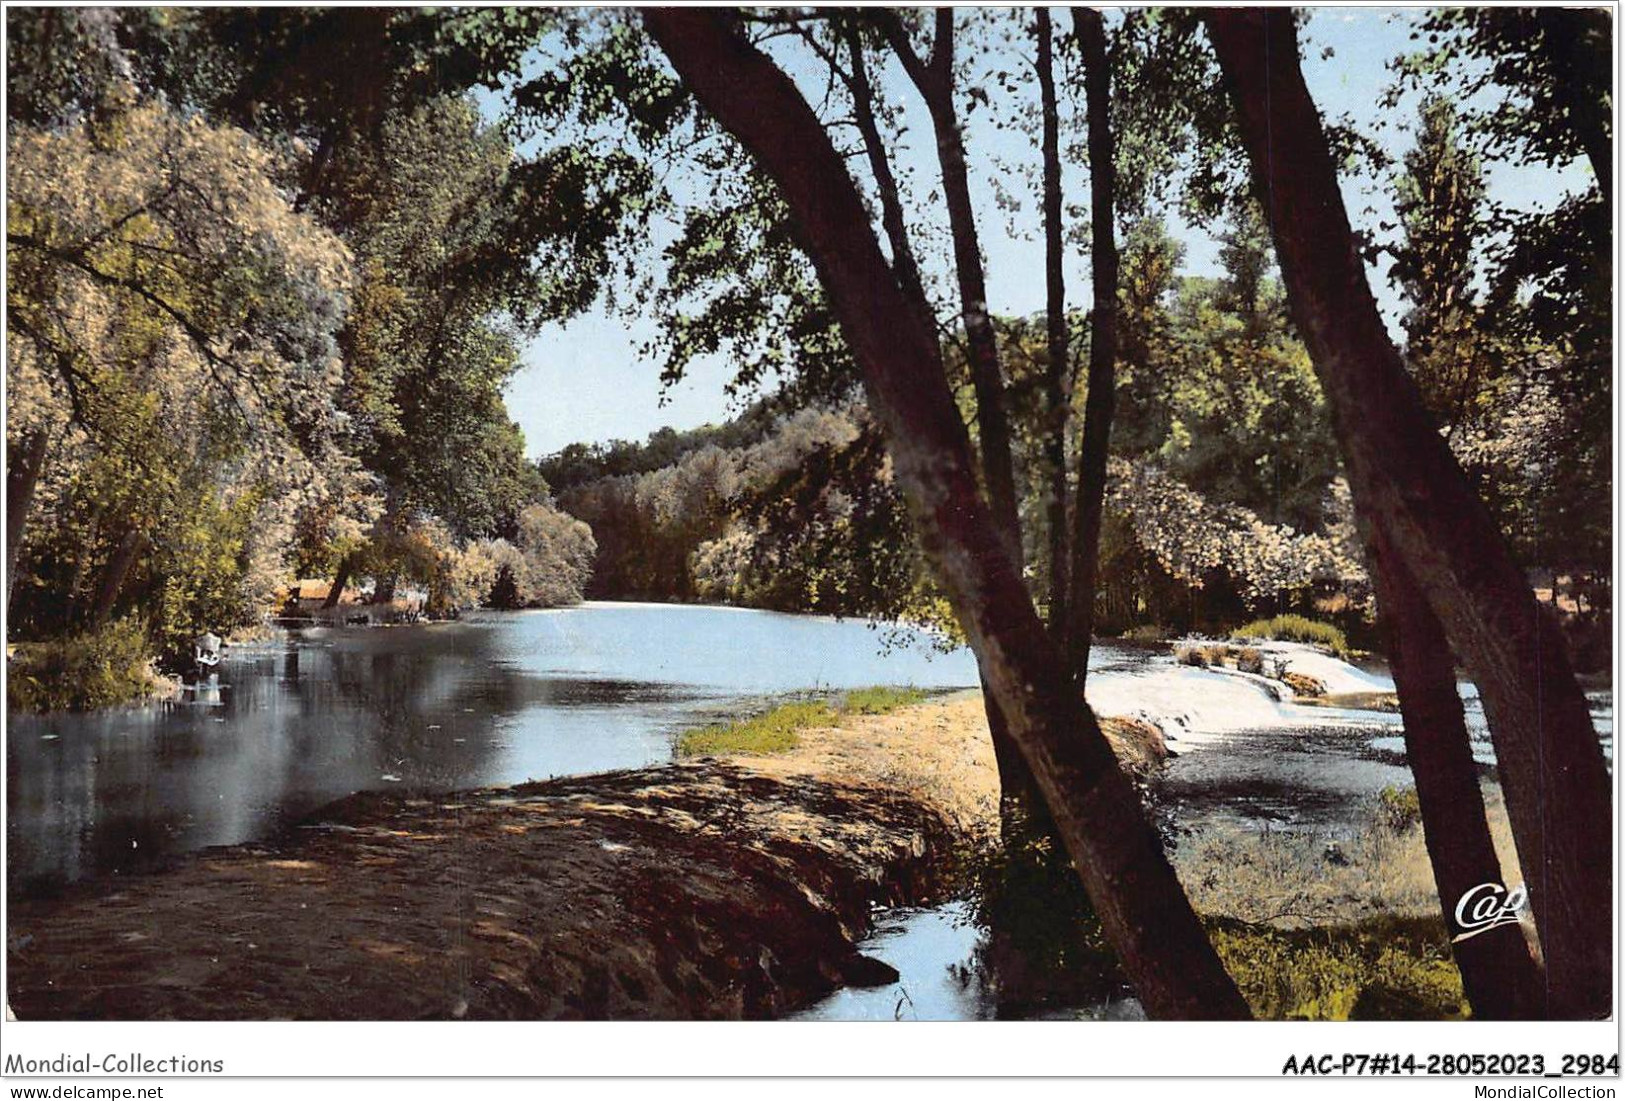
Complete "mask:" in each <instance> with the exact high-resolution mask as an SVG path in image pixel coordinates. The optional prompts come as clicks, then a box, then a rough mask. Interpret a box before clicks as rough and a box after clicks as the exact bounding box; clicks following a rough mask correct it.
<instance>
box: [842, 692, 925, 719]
mask: <svg viewBox="0 0 1625 1101" xmlns="http://www.w3.org/2000/svg"><path fill="white" fill-rule="evenodd" d="M924 699H925V693H924V692H922V691H920V690H919V689H918V688H884V687H879V686H877V687H874V688H854V689H853V690H852V691H850V692H848V693H847V694H846V699H845V700H844V701H843V702H842V704H841V711H842V712H843V713H845V714H848V715H884V714H886V713H887V712H888V711H896V710H897V709H898V708H899V707H912V706H914V705H915V704H917V703H919V702H920V701H922V700H924Z"/></svg>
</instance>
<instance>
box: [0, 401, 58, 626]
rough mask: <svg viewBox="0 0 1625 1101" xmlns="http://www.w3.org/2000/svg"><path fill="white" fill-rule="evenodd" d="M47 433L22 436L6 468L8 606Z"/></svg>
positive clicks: (35, 431) (42, 460)
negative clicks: (20, 444) (18, 553)
mask: <svg viewBox="0 0 1625 1101" xmlns="http://www.w3.org/2000/svg"><path fill="white" fill-rule="evenodd" d="M50 440H51V437H50V433H48V432H47V431H46V430H45V429H44V428H43V427H41V428H36V429H34V430H33V431H32V432H30V433H29V434H28V435H27V436H26V437H24V438H23V442H22V446H20V447H19V448H18V449H17V454H16V455H15V456H14V457H13V458H12V461H11V462H9V463H7V464H6V465H7V469H6V607H7V608H10V607H11V593H12V590H13V589H14V588H15V587H16V584H17V552H18V551H19V550H21V549H22V545H23V536H24V535H25V534H27V532H28V514H29V512H31V511H32V510H33V507H34V490H35V489H36V488H38V486H39V476H40V472H41V471H42V470H44V469H45V452H46V449H47V447H49V446H50Z"/></svg>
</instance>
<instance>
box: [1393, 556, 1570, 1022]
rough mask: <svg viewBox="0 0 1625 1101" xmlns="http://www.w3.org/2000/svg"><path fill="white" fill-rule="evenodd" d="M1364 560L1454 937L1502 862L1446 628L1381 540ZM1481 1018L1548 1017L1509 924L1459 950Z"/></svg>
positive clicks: (1529, 960) (1531, 967) (1518, 935)
mask: <svg viewBox="0 0 1625 1101" xmlns="http://www.w3.org/2000/svg"><path fill="white" fill-rule="evenodd" d="M1367 559H1368V561H1369V562H1370V563H1371V575H1372V578H1373V580H1374V581H1375V583H1376V589H1377V610H1378V613H1379V618H1380V619H1381V621H1382V625H1383V630H1384V633H1385V634H1386V635H1387V637H1388V664H1389V669H1390V670H1391V672H1392V673H1393V677H1394V685H1395V687H1397V688H1398V690H1399V706H1400V710H1401V712H1402V713H1403V716H1404V720H1405V756H1406V758H1407V759H1408V760H1409V761H1410V766H1411V774H1412V775H1413V776H1414V777H1415V779H1416V797H1417V801H1418V802H1419V803H1420V805H1421V809H1422V830H1423V834H1424V836H1425V837H1426V840H1427V849H1428V858H1429V860H1430V861H1431V862H1432V865H1433V880H1434V883H1435V884H1436V885H1437V887H1438V889H1439V907H1440V909H1441V910H1442V911H1443V913H1444V921H1445V927H1446V928H1447V929H1449V930H1450V932H1451V934H1452V935H1454V934H1456V933H1460V932H1462V931H1463V930H1462V929H1461V928H1460V926H1459V925H1458V924H1457V922H1456V915H1455V909H1456V902H1457V900H1459V899H1460V898H1461V897H1462V896H1463V895H1464V894H1465V893H1466V892H1467V891H1469V890H1471V889H1472V888H1474V887H1477V886H1479V885H1480V884H1483V883H1500V882H1501V863H1500V860H1499V858H1498V857H1497V856H1496V852H1495V843H1494V841H1493V840H1492V839H1491V837H1490V827H1489V822H1488V820H1487V819H1486V817H1485V814H1484V794H1483V792H1482V791H1481V790H1480V789H1479V786H1478V766H1477V764H1476V762H1474V760H1473V748H1472V742H1471V740H1470V738H1469V737H1468V734H1467V721H1466V717H1465V716H1464V714H1463V712H1462V705H1461V696H1460V695H1459V694H1457V692H1456V669H1455V664H1454V662H1453V661H1452V660H1451V654H1450V643H1449V642H1448V641H1447V640H1446V639H1445V634H1444V628H1443V626H1441V625H1440V623H1439V619H1438V617H1437V616H1435V615H1434V614H1433V610H1432V609H1431V608H1429V607H1428V605H1427V601H1426V600H1424V599H1423V598H1422V594H1421V593H1419V592H1418V591H1417V590H1416V586H1415V584H1414V583H1413V582H1412V581H1411V579H1410V575H1409V574H1408V573H1407V572H1406V571H1405V567H1404V565H1403V564H1401V563H1400V562H1398V561H1397V560H1396V559H1395V556H1394V555H1393V553H1392V552H1391V551H1389V550H1387V549H1386V548H1385V547H1384V545H1383V542H1382V539H1381V537H1380V536H1377V537H1374V538H1373V539H1372V540H1371V545H1370V546H1369V547H1368V553H1367ZM1452 951H1453V952H1454V954H1455V957H1456V965H1457V966H1458V967H1459V968H1460V969H1461V979H1462V986H1463V988H1464V989H1465V990H1466V993H1467V1000H1468V1001H1469V1002H1470V1003H1471V1004H1472V1007H1473V1015H1474V1016H1476V1017H1483V1018H1493V1019H1497V1020H1518V1019H1523V1018H1528V1017H1532V1016H1537V1015H1539V1014H1540V1013H1542V1012H1543V1011H1544V1008H1545V1007H1544V997H1543V991H1542V989H1541V976H1540V971H1539V968H1538V967H1537V966H1536V964H1535V961H1534V959H1533V957H1531V956H1530V954H1529V945H1528V943H1527V942H1526V941H1525V940H1524V935H1523V930H1522V929H1521V928H1520V927H1519V926H1517V925H1504V926H1501V927H1500V928H1498V929H1492V930H1490V931H1489V932H1487V933H1479V934H1477V935H1476V936H1474V937H1472V938H1471V939H1469V940H1464V941H1461V942H1460V943H1458V944H1455V945H1453V946H1452Z"/></svg>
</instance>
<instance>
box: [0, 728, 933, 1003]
mask: <svg viewBox="0 0 1625 1101" xmlns="http://www.w3.org/2000/svg"><path fill="white" fill-rule="evenodd" d="M963 836H964V835H963V831H962V830H960V829H957V828H956V826H955V824H954V822H953V819H952V815H951V814H950V813H948V812H946V811H945V810H944V809H943V808H942V807H941V806H939V805H937V804H936V803H935V802H934V801H933V800H930V799H928V798H923V797H921V796H920V795H919V794H918V793H917V792H916V791H910V790H908V789H898V788H896V787H891V786H879V785H875V784H869V783H862V782H850V781H849V780H847V779H843V778H834V779H829V778H813V777H811V776H807V775H798V774H796V773H795V772H794V771H790V772H788V773H785V772H780V773H778V774H771V773H769V772H767V771H762V770H757V769H753V768H750V767H744V766H740V765H737V764H730V763H726V762H722V761H715V760H705V761H701V762H697V763H691V764H675V765H668V766H663V767H658V768H649V769H642V770H638V771H631V772H621V773H609V774H603V775H597V776H590V777H580V778H573V779H565V780H557V781H551V782H547V783H539V784H527V785H522V786H519V787H514V788H505V789H488V790H479V791H469V792H462V793H458V794H455V795H450V796H447V795H440V796H434V797H415V796H412V795H407V794H395V793H388V794H359V795H355V796H351V797H350V798H348V799H345V800H342V801H340V802H338V803H335V804H332V805H331V806H329V807H327V808H325V809H324V810H323V811H321V812H319V813H318V814H317V815H315V816H313V817H312V818H310V819H308V820H307V821H305V822H304V823H302V824H301V825H299V826H297V827H295V828H293V829H291V830H289V831H287V832H286V833H284V834H283V835H281V836H279V837H278V838H275V839H273V840H271V841H267V842H260V843H255V844H247V845H239V846H233V847H230V848H222V849H211V850H206V851H204V852H201V853H198V854H195V855H193V856H191V857H188V858H185V859H182V860H180V861H178V862H177V863H176V864H175V865H174V866H172V867H170V868H168V869H167V870H164V871H161V872H158V873H155V874H152V875H147V876H142V877H137V878H132V879H128V880H122V881H119V882H117V883H116V885H115V884H112V883H109V882H108V881H101V882H97V883H90V884H84V885H80V886H77V887H75V888H72V889H70V890H69V891H67V892H66V893H64V894H62V895H59V896H56V897H52V898H41V899H19V900H14V901H13V902H12V903H11V905H10V913H9V937H8V943H7V957H8V963H9V976H10V988H9V990H8V991H7V1001H8V1003H9V1006H10V1008H11V1009H12V1011H14V1012H15V1013H16V1015H17V1016H18V1017H19V1018H21V1019H24V1020H27V1019H31V1018H32V1019H43V1018H96V1019H254V1020H265V1019H410V1018H464V1017H466V1018H617V1019H627V1018H662V1019H674V1018H676V1019H681V1018H763V1017H774V1016H779V1015H781V1014H783V1013H785V1012H788V1011H790V1010H793V1009H796V1008H798V1007H800V1006H804V1005H807V1004H809V1003H810V1002H812V1001H814V1000H815V999H817V998H819V997H821V996H823V995H825V994H827V993H828V992H829V991H831V990H833V989H835V988H836V987H837V986H840V985H843V984H847V983H864V982H871V983H872V982H886V981H891V980H892V979H894V978H895V973H893V972H891V969H890V968H888V967H886V965H884V964H881V963H879V962H878V961H874V960H869V959H866V958H865V957H863V956H861V955H859V954H858V952H857V949H856V947H855V946H856V942H857V941H858V939H859V938H861V937H862V936H863V935H864V934H865V932H866V931H867V929H868V927H869V917H870V912H871V910H872V908H873V907H875V906H879V905H892V904H922V903H928V902H931V901H934V900H935V899H936V898H937V897H939V894H940V892H941V890H942V888H943V885H944V884H945V883H946V882H947V879H948V873H949V871H950V869H951V866H952V863H953V858H954V853H955V851H956V849H957V847H958V844H959V843H960V842H962V840H963Z"/></svg>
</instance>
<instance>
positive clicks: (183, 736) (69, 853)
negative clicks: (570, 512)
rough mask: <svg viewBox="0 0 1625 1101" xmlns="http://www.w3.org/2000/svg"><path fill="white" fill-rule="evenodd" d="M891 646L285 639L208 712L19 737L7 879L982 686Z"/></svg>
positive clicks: (659, 619) (610, 764) (730, 635)
mask: <svg viewBox="0 0 1625 1101" xmlns="http://www.w3.org/2000/svg"><path fill="white" fill-rule="evenodd" d="M901 639H902V640H903V641H907V642H911V643H912V644H911V645H890V644H889V643H893V642H896V641H898V639H896V638H894V637H893V635H892V634H891V633H890V632H882V631H880V630H877V629H874V628H872V627H870V626H869V625H868V624H866V623H865V622H863V621H861V620H844V621H837V620H834V619H827V618H823V617H815V616H792V615H779V614H776V613H772V612H757V611H744V610H738V609H732V608H712V607H685V606H672V605H658V604H608V603H590V604H587V605H584V606H581V607H576V608H566V609H558V610H552V611H540V612H507V613H485V614H480V615H476V616H472V617H469V618H467V619H464V620H462V621H460V622H457V623H442V624H433V625H428V626H421V627H397V628H382V629H372V630H368V629H364V628H352V629H330V628H320V629H309V630H304V631H297V632H295V633H293V634H291V635H290V636H289V637H288V638H287V640H286V641H285V642H283V643H281V644H278V645H275V646H267V647H262V648H252V649H242V650H231V651H228V656H227V658H226V659H225V660H224V661H223V662H222V664H221V667H220V673H219V681H220V687H219V691H218V692H207V693H203V694H201V696H202V698H201V699H194V698H192V696H191V694H188V698H187V699H185V700H183V701H171V702H164V703H161V704H153V705H149V706H144V707H135V708H125V709H117V710H109V711H102V712H97V713H94V714H90V715H48V716H43V717H28V716H14V717H12V719H11V723H10V734H9V737H8V739H7V752H6V807H7V841H8V860H7V875H8V879H9V880H10V882H11V883H12V885H13V887H18V886H24V885H26V883H27V882H28V881H31V880H36V879H38V878H41V877H44V878H49V879H58V880H60V879H75V878H79V877H81V876H84V875H90V874H101V873H118V872H129V871H134V870H138V869H140V868H143V867H150V866H152V865H153V864H154V863H155V862H157V861H159V860H161V859H163V858H165V857H167V856H169V855H172V854H174V853H177V852H183V851H188V850H192V849H198V848H202V847H205V846H209V845H229V844H234V843H237V842H240V841H246V840H250V839H252V838H255V837H261V836H264V835H266V834H267V833H269V832H271V831H272V830H274V829H275V828H276V827H278V826H279V825H281V824H283V823H284V822H286V821H287V820H289V819H290V818H297V817H300V816H302V815H304V814H306V813H308V812H310V811H311V810H314V809H315V808H316V807H318V806H321V805H322V804H324V803H327V802H330V801H331V800H333V799H336V798H339V797H340V796H343V795H347V794H349V793H351V792H353V791H359V790H364V789H369V788H373V789H379V788H388V787H391V786H394V785H407V786H412V787H426V788H438V789H454V788H464V787H473V786H479V785H486V784H511V783H519V782H522V781H525V780H531V779H538V780H539V779H545V778H547V777H551V776H562V775H570V774H576V773H587V772H601V771H604V770H607V769H616V768H634V767H638V766H641V765H648V764H652V763H655V762H659V761H664V760H667V759H669V758H670V757H671V744H672V735H673V733H674V732H675V731H677V730H679V729H682V728H683V727H686V726H691V725H695V724H697V723H701V722H704V721H706V720H707V719H708V718H709V717H710V715H711V714H712V713H713V712H716V711H719V710H722V709H723V708H726V707H728V706H731V705H736V704H737V703H738V701H739V700H741V699H742V698H752V697H767V696H772V695H775V694H778V693H785V692H792V691H799V690H803V689H821V688H822V689H842V688H856V687H862V686H866V685H871V684H894V685H913V686H918V687H934V688H935V687H962V686H971V685H975V684H976V683H977V680H976V667H975V663H974V661H973V659H972V658H971V655H970V653H969V652H968V651H965V650H959V651H955V652H950V653H941V652H935V651H934V650H933V648H932V647H931V645H930V641H931V640H930V639H929V638H928V637H927V636H925V635H922V634H913V635H909V634H907V633H905V634H904V635H903V636H901Z"/></svg>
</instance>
